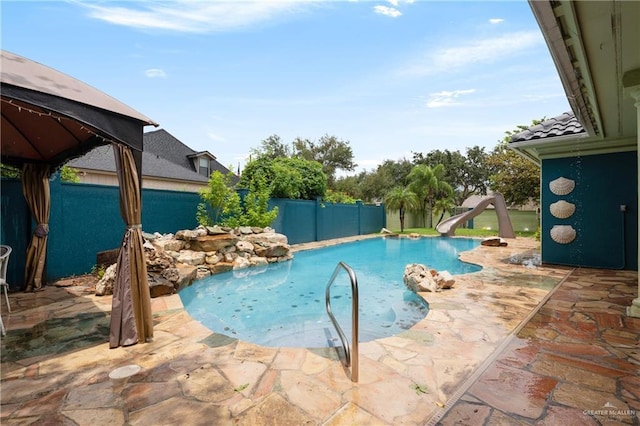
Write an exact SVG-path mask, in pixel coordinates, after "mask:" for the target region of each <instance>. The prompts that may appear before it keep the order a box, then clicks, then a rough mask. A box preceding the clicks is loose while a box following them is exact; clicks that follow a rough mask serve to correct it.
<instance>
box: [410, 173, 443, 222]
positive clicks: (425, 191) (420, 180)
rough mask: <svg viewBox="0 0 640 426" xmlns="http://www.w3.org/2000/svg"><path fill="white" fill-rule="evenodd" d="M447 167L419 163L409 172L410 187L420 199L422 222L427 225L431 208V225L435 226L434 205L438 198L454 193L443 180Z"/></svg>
mask: <svg viewBox="0 0 640 426" xmlns="http://www.w3.org/2000/svg"><path fill="white" fill-rule="evenodd" d="M445 172H446V170H445V168H444V166H443V165H442V164H438V165H437V166H435V167H433V168H432V167H429V166H427V165H426V164H419V165H417V166H415V167H414V168H413V169H411V173H409V180H410V181H411V183H410V184H409V188H411V190H412V191H413V192H414V193H416V195H417V196H418V198H419V200H420V210H421V212H422V224H423V226H425V227H426V226H427V224H426V219H425V216H424V215H425V214H426V212H427V210H429V227H433V206H434V204H435V202H436V200H438V199H440V198H447V197H449V196H450V195H451V194H452V193H453V189H452V188H451V185H449V184H448V183H447V182H445V181H444V180H443V178H444V175H445Z"/></svg>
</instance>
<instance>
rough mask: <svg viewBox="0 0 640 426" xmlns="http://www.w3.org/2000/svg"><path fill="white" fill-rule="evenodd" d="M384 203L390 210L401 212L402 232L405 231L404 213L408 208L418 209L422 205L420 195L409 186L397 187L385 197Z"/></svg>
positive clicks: (410, 209)
mask: <svg viewBox="0 0 640 426" xmlns="http://www.w3.org/2000/svg"><path fill="white" fill-rule="evenodd" d="M384 203H385V206H386V207H387V210H389V211H390V212H396V211H397V212H399V213H400V232H404V215H405V212H406V211H407V210H409V211H412V210H416V209H418V208H419V206H420V200H419V199H418V196H417V195H416V194H415V193H414V192H413V191H411V190H410V189H409V188H407V187H405V188H402V187H396V188H394V189H392V190H391V191H389V193H387V195H386V196H385V197H384Z"/></svg>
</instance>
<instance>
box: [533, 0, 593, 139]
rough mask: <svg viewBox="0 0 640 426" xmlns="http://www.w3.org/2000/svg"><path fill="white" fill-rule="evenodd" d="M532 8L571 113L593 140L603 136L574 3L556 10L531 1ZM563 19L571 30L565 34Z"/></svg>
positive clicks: (547, 4)
mask: <svg viewBox="0 0 640 426" xmlns="http://www.w3.org/2000/svg"><path fill="white" fill-rule="evenodd" d="M529 5H530V7H531V10H532V12H533V15H534V16H535V18H536V21H537V22H538V25H539V27H540V30H541V31H542V35H543V36H544V39H545V41H546V43H547V47H548V48H549V52H550V53H551V57H552V59H553V61H554V63H555V65H556V69H557V70H558V75H559V77H560V80H561V82H562V86H563V87H564V90H565V93H566V95H567V100H568V102H569V105H570V106H571V109H572V110H573V112H574V114H575V115H576V117H577V118H578V120H579V121H580V123H581V124H582V125H583V127H584V128H585V130H586V131H587V133H588V134H589V135H590V136H596V135H599V134H600V133H601V132H600V129H601V128H602V124H601V118H600V114H599V112H598V109H597V101H596V100H595V99H593V102H592V101H591V100H590V99H589V97H592V98H595V90H594V86H593V83H592V82H591V79H590V72H589V67H588V64H587V63H586V56H585V55H584V49H583V46H582V40H581V37H580V32H579V26H578V25H577V20H576V16H575V12H574V9H573V4H572V2H562V3H559V6H556V7H555V8H554V7H553V6H552V4H551V2H550V1H535V0H529ZM560 16H562V19H563V22H564V25H565V27H568V28H564V31H563V29H562V28H561V26H560V23H559V17H560ZM564 34H571V35H568V36H565V35H564ZM570 46H571V47H570ZM570 52H573V54H574V55H575V57H572V55H571V53H570Z"/></svg>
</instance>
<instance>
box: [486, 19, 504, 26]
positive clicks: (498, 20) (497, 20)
mask: <svg viewBox="0 0 640 426" xmlns="http://www.w3.org/2000/svg"><path fill="white" fill-rule="evenodd" d="M501 22H504V19H502V18H491V19H489V23H490V24H494V25H495V24H499V23H501Z"/></svg>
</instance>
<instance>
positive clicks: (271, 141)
mask: <svg viewBox="0 0 640 426" xmlns="http://www.w3.org/2000/svg"><path fill="white" fill-rule="evenodd" d="M251 153H252V154H253V155H255V156H256V157H258V158H260V157H262V158H268V159H271V160H274V159H276V158H280V157H290V156H291V148H290V147H289V146H288V145H285V144H284V143H283V142H282V139H280V136H278V135H271V136H269V137H268V138H266V139H264V140H263V141H262V142H260V147H259V148H254V149H252V150H251ZM229 170H231V169H229Z"/></svg>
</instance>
